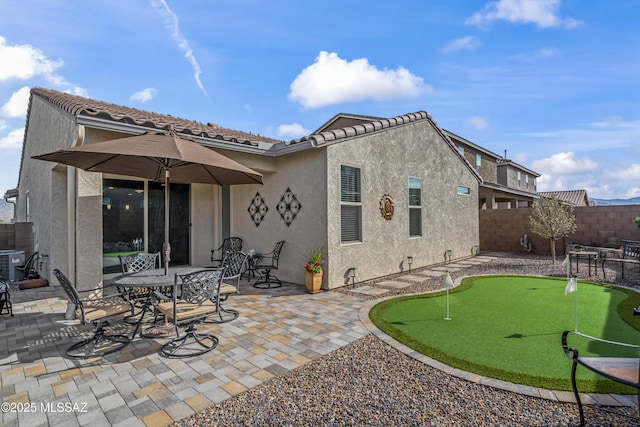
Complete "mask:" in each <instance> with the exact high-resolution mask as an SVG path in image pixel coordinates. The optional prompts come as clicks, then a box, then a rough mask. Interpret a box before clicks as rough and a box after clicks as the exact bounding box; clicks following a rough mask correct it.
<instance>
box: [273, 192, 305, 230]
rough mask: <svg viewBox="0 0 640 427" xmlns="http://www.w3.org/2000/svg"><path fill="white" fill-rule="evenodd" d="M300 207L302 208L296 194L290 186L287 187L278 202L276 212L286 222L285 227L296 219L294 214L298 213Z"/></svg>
mask: <svg viewBox="0 0 640 427" xmlns="http://www.w3.org/2000/svg"><path fill="white" fill-rule="evenodd" d="M300 209H302V205H301V204H300V202H299V201H298V199H297V197H296V195H295V194H293V192H292V191H291V189H290V188H287V191H285V192H284V194H283V195H282V197H281V198H280V202H279V203H278V212H279V213H280V216H281V217H282V220H283V221H284V222H285V224H287V227H288V226H290V225H291V223H292V222H293V220H294V219H296V215H298V212H300Z"/></svg>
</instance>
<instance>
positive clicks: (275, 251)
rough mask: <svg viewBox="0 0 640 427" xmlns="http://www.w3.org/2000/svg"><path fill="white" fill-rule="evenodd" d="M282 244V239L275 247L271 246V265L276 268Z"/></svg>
mask: <svg viewBox="0 0 640 427" xmlns="http://www.w3.org/2000/svg"><path fill="white" fill-rule="evenodd" d="M283 246H284V240H281V241H279V242H278V243H276V247H275V248H273V255H272V257H273V265H274V266H275V267H276V268H278V261H279V260H280V252H282V247H283Z"/></svg>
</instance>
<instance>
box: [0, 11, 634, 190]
mask: <svg viewBox="0 0 640 427" xmlns="http://www.w3.org/2000/svg"><path fill="white" fill-rule="evenodd" d="M638 16H640V0H616V1H613V2H605V1H600V0H497V1H486V2H485V1H482V0H475V1H471V0H457V1H446V2H445V1H435V0H430V1H428V0H423V1H417V2H401V3H399V2H393V1H388V0H386V1H378V0H367V1H359V0H323V1H315V2H309V1H304V0H302V1H301V0H271V1H268V2H267V1H262V0H188V1H177V0H127V1H124V0H110V1H107V0H88V1H77V0H56V1H55V2H51V1H50V0H0V196H1V195H2V194H4V191H6V190H7V189H11V188H15V187H16V185H17V182H18V169H19V165H20V156H21V147H22V141H23V136H24V128H25V124H26V112H27V106H28V99H29V90H30V88H32V87H36V86H37V87H44V88H47V89H55V90H58V91H63V92H69V93H72V94H76V95H81V96H86V97H89V98H93V99H96V100H100V101H106V102H110V103H114V104H119V105H126V106H129V107H134V108H139V109H142V110H147V111H153V112H156V113H160V114H170V115H173V116H177V117H181V118H185V119H190V120H196V121H200V122H203V123H208V122H211V123H216V124H219V125H220V126H223V127H226V128H231V129H236V130H241V131H245V132H251V133H254V134H259V135H264V136H269V137H273V138H278V139H281V140H291V139H294V138H298V137H300V136H303V135H308V134H310V133H312V132H313V131H315V130H316V129H318V128H319V127H321V126H322V125H323V124H324V123H325V122H326V121H328V120H329V119H331V118H332V117H333V116H335V115H336V114H338V113H350V114H361V115H367V116H375V117H395V116H398V115H402V114H406V113H411V112H416V111H421V110H424V111H427V112H428V113H429V114H430V115H431V116H432V117H433V118H434V120H435V121H436V122H437V123H438V124H439V125H440V126H441V127H443V128H445V129H447V130H449V131H451V132H453V133H456V134H458V135H460V136H462V137H464V138H466V139H468V140H470V141H472V142H474V143H476V144H478V145H480V146H482V147H484V148H485V149H487V150H490V151H492V152H493V153H496V154H498V155H501V156H503V155H504V154H505V150H506V156H507V158H508V159H511V160H513V161H515V162H517V163H519V164H521V165H523V166H525V167H527V168H529V169H532V170H534V171H536V172H538V173H539V174H541V176H540V178H539V179H538V181H537V184H538V190H539V191H559V190H587V194H588V196H589V198H603V199H612V198H622V199H627V198H631V197H638V196H640V48H639V46H640V45H639V44H638V43H639V42H638V40H640V26H639V25H637V18H638Z"/></svg>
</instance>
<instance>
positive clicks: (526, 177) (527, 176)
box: [524, 174, 529, 187]
mask: <svg viewBox="0 0 640 427" xmlns="http://www.w3.org/2000/svg"><path fill="white" fill-rule="evenodd" d="M524 182H525V184H527V187H529V175H528V174H525V175H524Z"/></svg>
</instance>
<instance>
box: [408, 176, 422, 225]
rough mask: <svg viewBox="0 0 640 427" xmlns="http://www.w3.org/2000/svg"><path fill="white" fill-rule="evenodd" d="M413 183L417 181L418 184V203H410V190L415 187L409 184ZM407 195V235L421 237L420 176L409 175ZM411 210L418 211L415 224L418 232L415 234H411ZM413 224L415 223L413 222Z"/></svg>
mask: <svg viewBox="0 0 640 427" xmlns="http://www.w3.org/2000/svg"><path fill="white" fill-rule="evenodd" d="M412 182H413V183H418V184H419V188H418V190H419V196H420V199H419V200H418V204H411V190H412V189H415V188H413V187H412V186H411V184H412ZM407 193H408V194H407V195H408V196H409V200H408V202H407V204H408V207H409V237H422V179H421V178H416V177H409V180H408V183H407ZM412 211H418V212H419V214H418V217H417V218H418V221H419V223H418V224H417V226H418V232H417V233H416V234H412V229H413V227H412V222H411V218H412V217H411V212H412ZM413 225H415V224H413Z"/></svg>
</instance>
